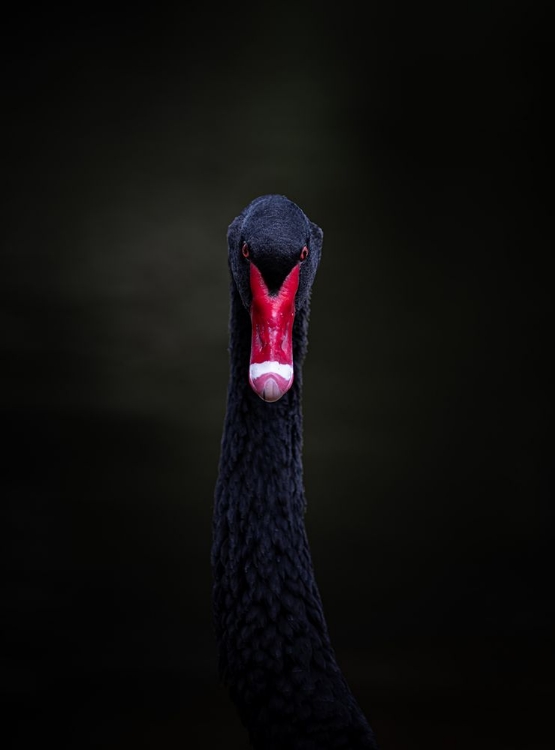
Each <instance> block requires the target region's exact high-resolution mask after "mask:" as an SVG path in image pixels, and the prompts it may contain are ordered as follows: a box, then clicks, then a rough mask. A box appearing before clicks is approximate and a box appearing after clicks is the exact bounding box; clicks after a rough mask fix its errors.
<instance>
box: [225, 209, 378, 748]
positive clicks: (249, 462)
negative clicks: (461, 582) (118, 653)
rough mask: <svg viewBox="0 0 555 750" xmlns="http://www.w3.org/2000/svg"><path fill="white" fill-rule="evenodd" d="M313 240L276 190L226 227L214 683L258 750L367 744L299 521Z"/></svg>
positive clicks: (316, 249)
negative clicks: (226, 350)
mask: <svg viewBox="0 0 555 750" xmlns="http://www.w3.org/2000/svg"><path fill="white" fill-rule="evenodd" d="M322 240H323V233H322V230H321V229H320V228H319V227H318V226H316V224H314V223H313V222H311V221H310V220H309V219H308V218H307V216H306V215H305V214H304V212H303V211H302V210H301V209H300V208H299V207H298V206H297V205H296V204H295V203H293V202H292V201H290V200H289V199H288V198H286V197H285V196H281V195H264V196H261V197H259V198H256V199H255V200H253V201H252V202H251V203H250V204H249V205H248V206H247V207H246V208H245V209H244V210H243V211H242V213H241V214H239V216H237V218H236V219H235V220H234V221H233V222H232V223H231V225H230V226H229V229H228V250H229V268H230V271H231V314H230V381H229V390H228V395H227V411H226V417H225V425H224V432H223V439H222V445H221V456H220V465H219V475H218V480H217V484H216V492H215V506H214V521H213V548H212V568H213V577H214V587H213V610H214V626H215V633H216V637H217V640H218V644H219V660H220V672H221V675H222V680H223V681H224V683H225V684H227V685H228V687H229V691H230V695H231V697H232V699H233V701H234V703H235V705H236V707H237V711H238V713H239V716H240V718H241V721H242V722H243V724H244V725H245V727H246V728H247V730H248V732H249V737H250V741H251V743H252V746H253V747H254V748H257V749H258V750H323V749H324V748H345V749H349V750H357V749H358V748H371V749H373V750H375V749H376V748H377V744H376V740H375V738H374V733H373V731H372V729H371V728H370V726H369V724H368V722H367V720H366V718H365V716H364V715H363V713H362V711H361V709H360V707H359V705H358V704H357V702H356V700H355V698H354V697H353V694H352V693H351V691H350V689H349V687H348V685H347V682H346V680H345V678H344V676H343V674H342V672H341V670H340V668H339V666H338V664H337V661H336V658H335V655H334V651H333V648H332V646H331V643H330V639H329V635H328V630H327V626H326V622H325V619H324V615H323V611H322V602H321V600H320V595H319V592H318V587H317V585H316V582H315V579H314V573H313V567H312V561H311V556H310V551H309V545H308V541H307V535H306V530H305V526H304V520H303V517H304V513H305V497H304V487H303V470H302V457H301V450H302V414H301V375H302V372H301V366H302V362H303V358H304V355H305V352H306V348H307V326H308V315H309V302H310V291H311V287H312V282H313V280H314V276H315V273H316V269H317V267H318V264H319V261H320V253H321V248H322Z"/></svg>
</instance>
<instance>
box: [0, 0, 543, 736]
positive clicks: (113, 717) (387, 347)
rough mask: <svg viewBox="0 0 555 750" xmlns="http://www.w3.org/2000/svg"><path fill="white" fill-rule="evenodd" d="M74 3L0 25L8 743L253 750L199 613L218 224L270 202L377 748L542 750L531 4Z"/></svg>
mask: <svg viewBox="0 0 555 750" xmlns="http://www.w3.org/2000/svg"><path fill="white" fill-rule="evenodd" d="M79 7H80V10H79V11H78V14H76V11H75V10H73V11H70V10H67V11H64V12H62V11H57V10H56V9H55V8H52V7H50V8H46V7H45V8H43V9H42V10H33V9H31V8H29V7H26V9H24V10H21V11H20V12H18V13H17V14H14V13H13V12H12V15H11V16H10V18H8V19H4V23H3V32H2V33H3V36H4V39H3V44H2V50H3V55H4V64H3V77H4V83H3V86H2V99H3V104H4V116H3V121H2V129H3V136H2V145H3V147H4V149H3V150H4V158H3V167H2V177H3V179H2V182H3V185H4V189H5V191H6V195H5V198H4V202H3V205H4V212H5V216H4V219H3V221H2V235H3V253H2V268H3V271H2V286H1V295H2V297H1V299H2V305H1V307H2V352H3V358H2V359H3V361H2V365H1V367H2V370H1V372H2V381H3V383H2V388H1V394H0V396H1V399H2V432H3V435H4V439H5V444H6V447H5V448H4V450H3V459H4V462H5V463H4V468H3V470H2V479H3V484H4V485H5V486H4V488H3V491H2V503H1V508H2V537H3V542H2V549H3V551H4V553H5V555H6V560H7V564H6V565H5V570H7V576H6V580H5V582H4V584H3V587H2V605H3V607H2V621H1V625H2V629H3V631H4V632H3V635H2V644H3V655H2V688H3V691H4V696H3V697H2V705H3V706H4V707H7V708H8V712H9V720H8V722H6V723H4V725H3V726H4V729H3V730H2V731H3V733H5V735H6V737H7V736H8V735H11V740H10V743H11V744H10V747H13V748H18V749H19V748H27V747H35V746H36V742H37V741H44V740H48V741H49V742H50V741H52V742H53V743H54V744H55V746H56V747H59V748H102V749H103V750H104V749H106V750H107V749H108V748H109V749H110V750H111V749H112V748H113V749H114V750H115V749H116V748H117V749H121V750H123V749H124V748H125V749H126V748H133V750H140V749H142V748H148V749H150V748H155V749H156V750H173V749H174V748H183V747H186V748H212V747H215V748H217V747H226V748H230V749H231V748H246V747H247V741H246V736H245V733H244V731H243V729H242V727H241V725H240V724H239V722H238V720H237V719H236V717H235V713H234V711H233V707H232V706H231V705H230V703H229V700H228V697H227V694H226V692H225V690H224V689H223V688H222V687H221V686H220V684H219V682H218V676H217V664H216V645H215V642H214V638H213V635H212V631H211V615H210V587H211V576H210V566H209V555H210V537H211V512H212V493H213V487H214V483H215V480H216V472H217V461H218V454H219V443H220V435H221V428H222V423H223V417H224V409H225V394H226V387H227V371H228V358H227V335H228V331H227V325H228V322H227V316H228V276H227V259H226V230H227V226H228V224H229V223H230V221H231V220H232V219H233V218H234V217H235V216H236V215H237V214H238V213H239V211H240V210H241V209H242V208H243V207H244V206H245V205H246V204H247V203H248V202H249V201H250V200H252V199H253V198H254V197H256V196H257V195H259V194H262V193H267V192H278V193H284V194H286V195H287V196H288V197H290V198H291V199H293V200H294V201H296V202H297V203H299V204H300V205H301V207H302V208H303V209H304V210H305V211H306V212H307V213H308V215H309V216H310V218H311V219H312V220H313V221H315V222H316V223H318V224H319V225H320V226H321V227H322V228H323V229H324V233H325V240H324V255H323V261H322V265H321V267H320V270H319V273H318V276H317V280H316V284H315V287H314V290H313V305H312V314H311V328H310V346H309V355H308V358H307V361H306V365H305V376H304V380H305V393H304V416H305V448H304V462H305V483H306V490H307V497H308V503H309V506H308V514H307V518H306V521H307V527H308V532H309V537H310V539H311V544H312V552H313V557H314V565H315V569H316V573H317V577H318V581H319V585H320V589H321V593H322V596H323V600H324V605H325V610H326V614H327V618H328V621H329V627H330V630H331V635H332V639H333V642H334V645H335V647H336V651H337V655H338V659H339V661H340V663H341V665H342V667H343V669H344V671H345V673H346V675H347V677H348V680H349V682H350V683H351V685H352V687H353V690H354V692H355V694H356V695H357V697H358V699H359V701H360V703H361V704H362V706H363V708H364V709H365V711H366V712H367V714H368V716H369V718H370V720H371V723H372V724H373V726H374V729H375V731H376V733H377V736H378V740H379V742H380V744H381V747H382V750H420V749H422V750H423V749H424V748H426V750H435V749H436V748H437V749H438V750H440V749H441V750H462V748H469V747H472V748H474V749H482V748H484V749H486V748H487V750H497V749H499V750H501V749H502V750H512V749H513V748H515V749H516V748H518V749H519V750H543V749H544V748H548V747H549V748H551V747H552V746H553V745H552V742H553V736H552V731H551V729H550V726H549V725H550V722H551V714H552V711H553V692H552V688H553V665H552V661H551V656H550V648H549V647H550V639H551V633H552V628H553V624H554V618H553V614H554V611H553V610H554V606H553V594H552V578H551V576H550V574H549V573H548V570H549V568H548V565H549V563H550V557H551V555H550V547H551V545H552V542H553V537H552V527H551V524H552V520H553V516H552V509H551V502H550V501H551V493H552V488H553V469H552V464H553V441H552V423H553V416H554V415H553V404H552V400H551V392H552V390H553V371H552V369H551V367H550V364H549V354H550V350H551V349H552V346H553V342H552V329H551V327H550V325H548V319H549V317H548V316H549V314H550V313H551V312H552V307H553V281H552V278H553V277H552V275H551V274H550V273H549V272H548V262H547V261H548V254H549V247H548V239H547V233H546V228H547V219H548V215H547V214H548V199H547V195H548V193H547V192H546V189H545V187H544V183H545V180H546V179H547V177H548V171H547V166H546V164H547V161H546V158H547V149H548V142H549V141H550V140H551V135H548V127H547V124H546V119H545V113H544V108H545V103H546V99H547V97H548V96H549V97H551V96H552V92H548V88H547V75H546V72H545V66H546V64H547V51H546V50H547V47H548V45H549V44H552V40H551V39H549V35H548V33H547V29H548V26H547V21H546V18H545V17H544V13H543V10H542V7H543V6H542V5H541V4H534V3H530V4H525V3H520V4H514V3H506V2H505V3H501V2H498V3H484V2H479V3H478V2H475V3H460V4H451V3H450V4H442V3H434V4H425V5H422V4H420V3H414V4H399V3H387V4H381V3H380V4H374V3H371V4H368V5H367V7H361V8H358V9H355V6H353V5H350V4H348V3H341V4H338V5H337V6H330V7H326V6H324V5H322V4H317V3H312V4H311V3H292V4H287V3H286V4H283V3H281V4H275V5H268V6H261V5H260V4H254V3H245V4H242V5H241V6H237V7H233V8H227V9H226V8H225V7H217V6H213V5H211V4H208V3H203V4H194V3H193V4H183V7H182V8H181V9H178V10H176V9H174V10H171V11H170V10H167V11H165V12H164V11H162V10H158V11H153V10H150V11H148V12H147V11H140V10H138V9H137V8H135V9H134V10H133V11H129V12H128V13H124V12H123V11H120V12H115V11H114V10H113V9H112V10H110V11H107V12H103V11H101V10H100V9H99V7H98V6H92V5H91V6H87V5H80V6H79ZM363 10H364V14H363V13H362V11H363ZM549 210H550V212H551V213H552V204H549Z"/></svg>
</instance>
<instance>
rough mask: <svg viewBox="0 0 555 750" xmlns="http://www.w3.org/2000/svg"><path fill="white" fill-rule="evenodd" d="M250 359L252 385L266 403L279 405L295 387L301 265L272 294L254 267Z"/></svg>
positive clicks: (251, 268) (252, 269)
mask: <svg viewBox="0 0 555 750" xmlns="http://www.w3.org/2000/svg"><path fill="white" fill-rule="evenodd" d="M250 285H251V291H252V304H251V310H250V314H251V324H252V339H251V358H250V367H249V383H250V385H251V388H252V389H253V391H254V392H255V393H256V394H257V395H258V396H260V398H261V399H262V400H263V401H270V402H273V401H279V399H280V398H281V397H282V396H283V395H284V394H285V393H286V392H287V391H288V390H289V388H291V385H292V384H293V322H294V320H295V295H296V293H297V289H298V287H299V265H298V264H297V265H296V266H295V267H294V268H293V270H292V271H291V272H290V273H289V275H288V276H287V277H286V278H285V280H284V282H283V284H282V285H281V288H280V290H279V292H278V293H277V294H270V292H269V291H268V287H267V285H266V283H265V281H264V279H263V277H262V274H261V273H260V271H259V270H258V268H257V267H256V266H255V265H254V263H251V267H250Z"/></svg>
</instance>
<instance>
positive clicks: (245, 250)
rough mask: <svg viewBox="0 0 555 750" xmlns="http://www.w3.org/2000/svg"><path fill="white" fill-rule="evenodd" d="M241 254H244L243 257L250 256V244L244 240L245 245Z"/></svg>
mask: <svg viewBox="0 0 555 750" xmlns="http://www.w3.org/2000/svg"><path fill="white" fill-rule="evenodd" d="M241 254H242V255H243V258H248V257H249V246H248V245H247V243H246V242H243V247H242V248H241Z"/></svg>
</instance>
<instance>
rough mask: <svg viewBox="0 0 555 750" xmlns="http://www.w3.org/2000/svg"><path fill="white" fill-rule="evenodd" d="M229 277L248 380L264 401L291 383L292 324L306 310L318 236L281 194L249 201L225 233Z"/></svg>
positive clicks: (319, 247)
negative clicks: (244, 336)
mask: <svg viewBox="0 0 555 750" xmlns="http://www.w3.org/2000/svg"><path fill="white" fill-rule="evenodd" d="M227 237H228V252H229V267H230V271H231V276H232V278H233V281H234V283H235V285H236V287H237V291H238V292H239V296H240V297H241V300H242V302H243V305H244V307H245V309H246V310H247V312H248V313H249V315H250V318H251V327H252V337H251V356H250V367H249V373H248V377H249V382H250V384H251V387H252V388H253V390H254V391H255V393H257V394H258V395H259V396H260V398H262V399H263V400H264V401H277V400H278V399H280V398H281V397H282V396H283V395H284V393H286V392H287V391H288V390H289V388H290V387H291V385H292V383H293V377H294V371H293V322H294V318H295V313H296V312H297V311H298V310H300V309H301V308H304V307H306V306H308V304H309V300H310V290H311V288H312V283H313V281H314V277H315V275H316V270H317V268H318V265H319V262H320V255H321V251H322V241H323V232H322V230H321V229H320V227H318V226H317V225H316V224H314V223H313V222H312V221H310V220H309V219H308V217H307V216H306V214H305V213H304V211H302V209H301V208H299V206H297V204H295V203H293V201H291V200H289V199H288V198H286V197H285V196H283V195H264V196H261V197H259V198H256V199H255V200H253V201H252V202H251V203H250V204H249V205H248V206H247V207H246V208H245V209H244V210H243V211H242V212H241V213H240V214H239V216H237V217H236V218H235V219H234V220H233V222H232V223H231V224H230V226H229V229H228V235H227Z"/></svg>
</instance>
